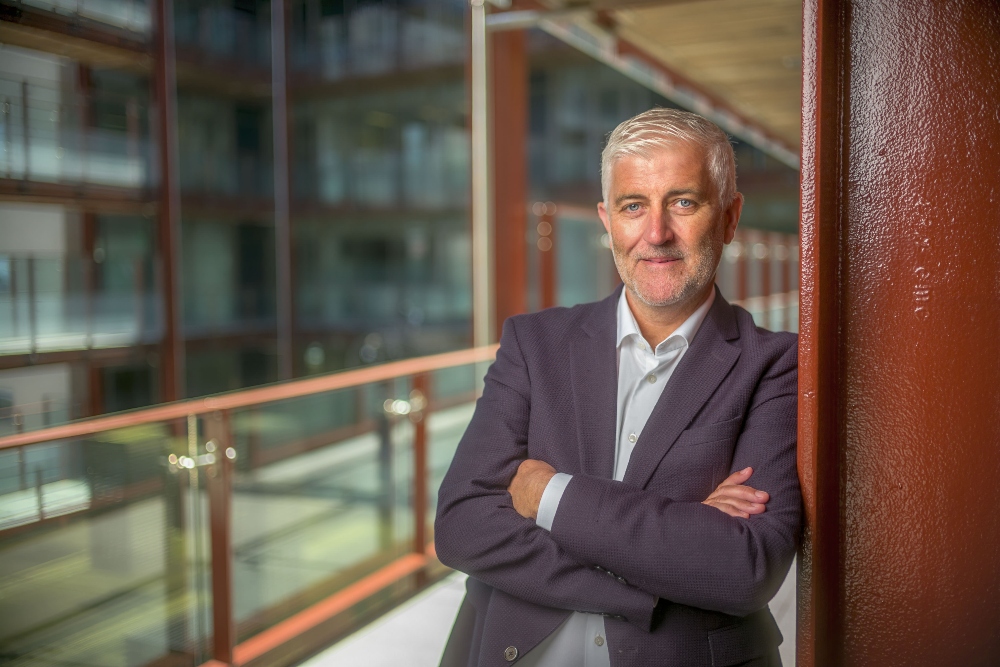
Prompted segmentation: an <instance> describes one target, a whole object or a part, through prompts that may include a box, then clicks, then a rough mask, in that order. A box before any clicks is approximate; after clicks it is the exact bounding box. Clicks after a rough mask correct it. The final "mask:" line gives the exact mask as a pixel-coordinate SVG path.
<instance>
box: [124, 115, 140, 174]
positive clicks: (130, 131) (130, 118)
mask: <svg viewBox="0 0 1000 667" xmlns="http://www.w3.org/2000/svg"><path fill="white" fill-rule="evenodd" d="M125 132H126V134H125V141H126V153H127V154H128V163H129V168H128V172H129V176H130V179H129V180H130V185H132V186H133V187H139V186H140V185H142V183H141V182H140V176H141V174H142V168H141V166H140V164H141V163H140V159H139V103H138V102H136V100H135V98H134V97H130V98H129V99H128V102H126V103H125Z"/></svg>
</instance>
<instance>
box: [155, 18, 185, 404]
mask: <svg viewBox="0 0 1000 667" xmlns="http://www.w3.org/2000/svg"><path fill="white" fill-rule="evenodd" d="M173 4H174V3H173V0H156V2H155V4H154V8H155V9H154V10H155V14H154V16H153V24H154V26H155V33H156V36H155V43H154V50H155V60H156V63H155V67H154V72H153V80H154V83H153V85H154V91H153V92H154V97H155V99H156V109H157V127H156V134H155V136H156V138H157V143H158V148H159V162H160V165H159V166H160V187H159V202H158V203H159V208H158V216H159V217H158V222H159V229H158V240H159V246H160V264H161V266H162V270H161V273H160V278H161V279H160V286H161V287H162V289H163V345H162V347H161V350H162V351H161V358H160V392H161V395H160V400H161V401H175V400H177V399H179V398H182V397H183V395H184V340H183V333H182V329H181V284H180V280H181V276H180V271H179V269H178V262H179V259H180V242H181V224H180V213H181V203H180V189H179V181H178V173H177V85H176V84H177V79H176V72H175V70H176V67H175V65H176V61H175V57H174V7H173Z"/></svg>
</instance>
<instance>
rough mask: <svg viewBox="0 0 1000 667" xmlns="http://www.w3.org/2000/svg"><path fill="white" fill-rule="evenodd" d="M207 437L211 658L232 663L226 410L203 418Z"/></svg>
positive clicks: (230, 451) (231, 455) (232, 453)
mask: <svg viewBox="0 0 1000 667" xmlns="http://www.w3.org/2000/svg"><path fill="white" fill-rule="evenodd" d="M205 421H206V427H207V428H206V431H207V435H208V438H209V441H208V443H207V444H206V445H205V449H206V451H207V453H208V454H210V455H212V456H214V457H215V462H214V463H213V464H212V465H210V466H208V469H207V478H208V479H207V482H206V486H207V488H208V513H209V526H210V530H211V537H210V542H211V547H212V657H213V658H214V659H215V660H218V661H219V662H222V663H225V664H227V665H230V664H232V662H233V646H235V644H236V631H235V624H234V622H233V558H232V485H233V482H232V479H233V462H234V460H235V459H236V450H235V449H234V448H233V443H232V430H231V428H230V415H229V411H228V410H227V411H224V412H221V413H220V412H217V413H215V414H213V415H210V416H209V417H208V418H207V419H206V420H205Z"/></svg>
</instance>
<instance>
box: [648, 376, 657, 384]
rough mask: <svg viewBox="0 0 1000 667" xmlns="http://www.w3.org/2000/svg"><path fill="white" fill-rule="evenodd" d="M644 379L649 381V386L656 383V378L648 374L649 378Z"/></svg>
mask: <svg viewBox="0 0 1000 667" xmlns="http://www.w3.org/2000/svg"><path fill="white" fill-rule="evenodd" d="M646 379H647V380H649V384H653V383H654V382H656V376H655V375H652V374H650V376H649V377H647V378H646Z"/></svg>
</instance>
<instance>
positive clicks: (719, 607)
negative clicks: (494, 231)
mask: <svg viewBox="0 0 1000 667" xmlns="http://www.w3.org/2000/svg"><path fill="white" fill-rule="evenodd" d="M795 384H796V374H795V357H794V346H792V348H791V349H790V350H789V351H788V353H786V354H785V355H784V356H782V357H781V358H780V359H778V360H776V361H775V363H773V364H772V366H771V367H770V368H769V369H768V371H767V372H766V373H765V375H764V376H763V377H762V378H761V379H760V381H759V382H758V385H757V389H756V391H755V392H754V397H753V400H752V402H751V405H750V408H749V411H748V413H747V416H746V419H745V422H744V428H743V431H742V432H741V434H740V436H739V439H738V441H737V444H736V449H735V452H734V457H733V469H734V470H736V471H738V472H737V473H736V474H735V475H732V476H730V478H729V479H728V480H727V482H729V484H727V483H725V482H724V483H723V486H731V487H740V488H738V489H729V490H727V489H724V488H723V487H720V489H717V490H716V492H715V493H713V494H712V496H710V497H709V498H708V499H706V500H705V501H699V502H681V501H675V500H672V499H670V498H668V497H666V496H664V495H662V494H660V493H657V492H654V491H648V490H644V489H639V488H636V487H632V486H629V485H626V484H624V483H622V482H618V481H614V480H611V479H604V478H599V477H593V476H588V475H584V474H576V475H574V477H573V479H572V481H571V482H570V484H569V486H568V487H567V488H566V491H565V493H564V494H563V497H562V500H561V502H560V505H559V511H558V512H557V514H556V517H555V520H554V522H553V525H552V531H551V532H548V531H546V530H544V529H542V528H540V527H538V526H536V525H535V522H534V521H533V520H532V519H531V518H528V517H530V516H531V515H532V511H531V510H532V507H531V505H532V504H534V507H535V508H537V501H536V500H534V498H533V497H532V498H531V499H527V500H526V499H525V498H524V497H522V494H521V493H520V492H519V488H518V483H519V481H521V482H526V483H527V484H528V486H532V488H533V489H534V490H533V491H532V492H531V494H534V493H536V492H537V494H538V495H540V491H538V490H537V488H538V482H536V481H534V480H531V479H530V477H531V475H528V476H527V477H526V478H523V479H521V480H519V479H518V478H519V477H520V476H519V475H518V474H517V473H518V470H519V468H521V467H522V465H524V466H526V467H527V468H532V467H540V466H541V465H544V464H541V463H538V462H533V463H529V462H528V461H529V459H528V436H527V434H528V422H529V416H530V392H531V387H530V381H529V377H528V367H527V365H526V363H525V360H524V358H523V356H522V353H521V350H520V347H519V345H518V341H517V335H516V331H515V325H514V322H513V321H508V322H507V323H506V324H505V326H504V334H503V337H502V341H501V347H500V351H499V352H498V354H497V361H496V363H495V364H494V365H493V366H492V367H491V369H490V371H489V373H487V376H486V386H485V389H484V392H483V396H482V397H481V398H480V400H479V402H478V404H477V407H476V412H475V414H474V415H473V418H472V421H471V423H470V425H469V427H468V429H467V431H466V434H465V436H464V437H463V439H462V442H461V443H460V444H459V447H458V451H457V453H456V455H455V459H454V461H453V463H452V466H451V468H450V470H449V471H448V474H447V475H446V477H445V480H444V482H443V484H442V486H441V492H440V499H439V504H438V519H437V522H436V527H435V543H436V550H437V554H438V557H439V558H440V559H441V560H442V562H444V563H445V564H446V565H449V566H451V567H454V568H456V569H458V570H462V571H464V572H467V573H469V574H470V575H472V576H474V577H476V578H477V579H479V580H480V581H483V582H484V583H486V584H488V585H490V586H492V587H494V588H497V589H499V590H502V591H504V592H506V593H508V594H510V595H513V596H515V597H518V598H520V599H523V600H526V601H528V602H531V603H534V604H539V605H543V606H548V607H555V608H559V609H567V610H572V611H587V612H596V613H605V614H609V615H614V616H621V617H624V618H625V619H626V620H628V621H629V622H630V623H632V624H634V625H636V626H638V627H640V628H642V629H644V630H649V629H650V628H651V624H652V618H653V609H654V608H655V606H656V603H657V600H658V599H659V598H663V599H665V600H668V601H670V602H676V603H681V604H686V605H691V606H695V607H699V608H702V609H709V610H715V611H721V612H724V613H728V614H734V615H746V614H749V613H752V612H753V611H756V610H757V609H760V608H762V607H763V606H764V605H766V604H767V602H768V600H769V599H770V598H771V596H772V595H773V594H774V592H775V591H776V590H777V587H778V586H779V585H780V583H781V580H782V579H783V577H784V574H785V572H786V571H787V568H788V565H789V563H790V561H791V558H792V556H793V554H794V552H795V547H796V540H797V534H798V525H799V516H800V511H801V509H800V499H799V494H798V483H797V479H796V478H795V473H794V470H795V460H794V459H795V453H794V452H795V449H794V438H795V433H794V431H795V429H794V418H795V400H796V386H795ZM776 438H778V439H781V438H784V439H785V440H786V441H785V442H777V443H776V442H774V440H775V439H776ZM749 466H752V467H753V469H754V470H755V471H756V472H754V473H753V474H754V475H755V478H754V481H755V486H759V487H760V488H766V489H768V490H769V492H770V496H769V497H768V498H767V499H766V502H767V511H766V512H765V511H763V507H759V508H751V507H749V506H748V505H744V504H742V503H745V502H747V498H746V497H745V496H746V495H747V494H753V492H754V490H753V489H749V488H748V487H743V486H742V482H744V481H746V479H745V477H747V476H748V475H747V471H746V468H747V467H749ZM526 472H531V471H526ZM740 473H742V475H741V474H740ZM509 487H510V488H511V490H512V491H513V494H512V493H511V492H509V491H508V488H509ZM541 488H544V484H541ZM531 494H528V495H531ZM515 499H517V501H516V502H517V505H518V506H519V507H520V509H521V510H522V511H521V512H519V511H518V506H515ZM756 500H757V499H756V497H754V501H753V502H756ZM705 503H708V504H705ZM758 504H760V505H762V504H763V503H758ZM750 509H754V510H755V511H754V512H750V511H747V510H750ZM720 510H722V511H720ZM744 514H746V515H751V514H752V516H746V517H744V516H742V515H744ZM608 571H611V572H614V573H616V574H617V575H618V576H617V577H608V576H607V572H608Z"/></svg>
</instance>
